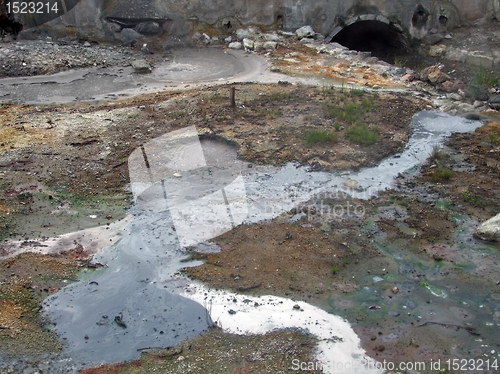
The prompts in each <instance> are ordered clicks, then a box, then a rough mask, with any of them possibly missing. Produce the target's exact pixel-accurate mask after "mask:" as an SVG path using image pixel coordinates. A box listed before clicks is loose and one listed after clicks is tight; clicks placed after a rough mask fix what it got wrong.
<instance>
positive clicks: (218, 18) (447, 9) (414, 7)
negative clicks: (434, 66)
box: [16, 0, 500, 44]
mask: <svg viewBox="0 0 500 374" xmlns="http://www.w3.org/2000/svg"><path fill="white" fill-rule="evenodd" d="M373 3H374V2H368V1H359V0H338V1H335V2H332V1H329V0H311V1H298V0H241V1H228V0H211V1H208V0H116V1H103V0H80V1H77V0H66V2H65V4H66V8H65V9H64V12H63V13H64V14H63V15H60V14H61V13H58V14H57V17H56V16H55V15H54V14H52V15H51V16H50V17H42V16H36V17H34V16H33V15H31V16H30V15H28V16H22V15H19V14H18V15H16V18H18V19H19V20H21V21H22V23H23V24H24V25H25V26H26V27H25V29H26V28H29V27H40V26H43V27H42V28H43V30H42V28H40V32H44V33H47V32H49V33H60V34H65V35H67V34H68V32H69V33H73V34H74V35H78V36H80V37H82V36H85V37H87V38H89V39H90V38H92V39H96V40H99V39H101V40H102V39H104V40H113V39H116V37H117V36H118V34H119V33H120V32H121V29H120V27H121V28H132V29H134V28H135V31H137V32H138V33H140V34H141V35H145V36H148V37H149V36H156V35H163V36H164V37H172V38H179V37H184V36H188V35H191V34H192V33H194V32H195V31H201V30H204V28H206V26H209V27H211V28H212V29H214V30H218V32H220V33H227V34H230V33H232V32H234V30H235V29H237V28H239V27H240V26H249V25H257V26H267V27H269V26H279V27H282V28H283V29H284V30H287V31H294V30H297V29H299V28H302V27H303V26H304V25H309V26H310V27H311V29H312V30H315V31H316V32H318V33H319V34H320V35H324V36H330V39H331V37H333V36H332V35H333V34H332V33H334V32H339V31H340V30H341V29H342V28H344V27H348V26H349V25H351V24H353V23H356V22H360V21H367V20H372V21H377V22H382V23H386V24H387V25H389V26H391V27H393V28H394V29H395V30H398V31H399V32H401V33H403V34H409V35H410V34H411V35H412V36H413V37H415V38H418V39H421V38H424V37H426V36H428V35H431V36H429V42H430V44H433V43H436V42H438V40H439V38H440V35H446V31H447V30H450V29H453V28H454V27H457V26H459V25H460V24H462V23H463V22H467V21H474V20H477V19H478V18H481V17H490V18H491V17H497V18H500V9H499V8H500V5H499V3H498V0H421V1H420V2H418V3H417V4H416V2H415V1H413V0H398V1H394V0H380V1H377V2H375V3H376V5H373ZM68 4H70V6H68ZM110 21H111V22H113V23H115V24H116V25H118V26H116V25H111V26H110V25H109V24H108V23H109V22H110ZM120 22H124V23H127V22H128V23H129V24H125V25H124V24H121V23H120ZM117 28H118V29H119V30H117ZM309 31H310V30H309ZM30 32H32V31H28V33H27V34H29V33H30ZM299 37H300V38H304V37H310V38H314V39H317V35H316V34H314V35H310V32H306V33H305V34H304V35H302V36H299ZM239 39H240V40H242V39H244V38H239ZM327 39H328V38H327Z"/></svg>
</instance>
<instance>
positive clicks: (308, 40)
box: [299, 38, 314, 44]
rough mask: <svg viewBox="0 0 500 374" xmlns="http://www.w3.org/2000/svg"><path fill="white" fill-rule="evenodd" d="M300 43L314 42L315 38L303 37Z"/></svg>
mask: <svg viewBox="0 0 500 374" xmlns="http://www.w3.org/2000/svg"><path fill="white" fill-rule="evenodd" d="M299 43H302V44H309V43H314V39H312V38H302V39H300V41H299Z"/></svg>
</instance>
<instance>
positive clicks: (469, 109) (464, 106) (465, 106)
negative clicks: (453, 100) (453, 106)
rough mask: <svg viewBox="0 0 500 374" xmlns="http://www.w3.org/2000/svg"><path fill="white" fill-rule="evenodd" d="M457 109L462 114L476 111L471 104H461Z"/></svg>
mask: <svg viewBox="0 0 500 374" xmlns="http://www.w3.org/2000/svg"><path fill="white" fill-rule="evenodd" d="M457 108H458V110H460V111H461V112H472V111H474V105H470V104H467V103H460V104H458V106H457Z"/></svg>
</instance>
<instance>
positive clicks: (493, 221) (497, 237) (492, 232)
mask: <svg viewBox="0 0 500 374" xmlns="http://www.w3.org/2000/svg"><path fill="white" fill-rule="evenodd" d="M474 236H475V237H477V238H479V239H482V240H487V241H490V242H498V241H500V214H497V215H496V216H495V217H493V218H490V219H489V220H487V221H486V222H483V223H482V224H481V225H479V227H478V228H477V230H476V232H475V233H474Z"/></svg>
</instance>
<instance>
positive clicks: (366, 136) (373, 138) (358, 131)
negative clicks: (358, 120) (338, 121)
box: [345, 124, 378, 145]
mask: <svg viewBox="0 0 500 374" xmlns="http://www.w3.org/2000/svg"><path fill="white" fill-rule="evenodd" d="M377 131H378V128H377V127H374V128H369V127H368V126H366V124H361V125H357V124H355V125H354V126H352V127H350V128H349V129H347V130H346V132H345V136H346V137H347V139H349V140H350V141H351V142H353V143H356V144H361V145H370V144H373V143H375V142H377V141H378V135H377Z"/></svg>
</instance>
